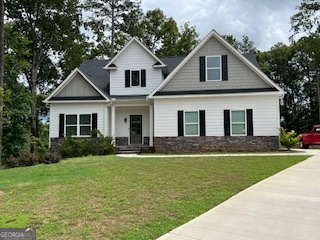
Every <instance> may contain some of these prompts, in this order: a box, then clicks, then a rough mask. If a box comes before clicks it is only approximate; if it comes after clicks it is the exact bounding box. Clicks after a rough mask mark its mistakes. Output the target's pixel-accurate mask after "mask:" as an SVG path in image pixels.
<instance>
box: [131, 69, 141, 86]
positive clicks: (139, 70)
mask: <svg viewBox="0 0 320 240" xmlns="http://www.w3.org/2000/svg"><path fill="white" fill-rule="evenodd" d="M132 72H139V85H135V86H133V85H132ZM130 87H141V69H137V70H130Z"/></svg>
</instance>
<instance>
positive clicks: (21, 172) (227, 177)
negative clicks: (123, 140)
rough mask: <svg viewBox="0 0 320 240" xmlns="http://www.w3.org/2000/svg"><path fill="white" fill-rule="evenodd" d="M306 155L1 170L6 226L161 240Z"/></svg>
mask: <svg viewBox="0 0 320 240" xmlns="http://www.w3.org/2000/svg"><path fill="white" fill-rule="evenodd" d="M306 158H307V157H306V156H288V157H283V156H280V157H277V156H272V157H271V156H267V157H265V156H263V157H256V156H250V157H199V158H194V157H193V158H178V157H177V158H120V157H116V156H101V157H85V158H77V159H68V160H64V161H62V162H60V163H58V164H52V165H43V164H42V165H36V166H33V167H24V168H15V169H7V170H0V227H2V228H3V227H7V228H11V227H21V228H22V227H35V228H36V229H37V239H139V240H140V239H155V238H157V237H159V236H161V235H162V234H165V233H166V232H168V231H170V230H172V229H173V228H175V227H178V226H179V225H181V224H183V223H185V222H187V221H188V220H190V219H192V218H194V217H196V216H198V215H200V214H201V213H203V212H205V211H207V210H209V209H211V208H212V207H214V206H216V205H217V204H219V203H221V202H223V201H225V200H226V199H228V198H229V197H231V196H233V195H235V194H236V193H238V192H239V191H241V190H243V189H245V188H247V187H249V186H251V185H252V184H254V183H256V182H258V181H260V180H262V179H264V178H266V177H268V176H271V175H273V174H275V173H277V172H279V171H281V170H282V169H285V168H287V167H289V166H291V165H294V164H296V163H298V162H300V161H302V160H304V159H306Z"/></svg>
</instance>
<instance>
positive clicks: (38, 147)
mask: <svg viewBox="0 0 320 240" xmlns="http://www.w3.org/2000/svg"><path fill="white" fill-rule="evenodd" d="M31 144H32V145H33V147H34V152H35V154H36V155H37V156H38V158H39V161H40V162H42V160H43V159H44V157H45V154H46V153H47V152H48V151H49V148H48V145H47V144H46V143H45V142H43V141H41V139H40V138H37V137H34V136H31Z"/></svg>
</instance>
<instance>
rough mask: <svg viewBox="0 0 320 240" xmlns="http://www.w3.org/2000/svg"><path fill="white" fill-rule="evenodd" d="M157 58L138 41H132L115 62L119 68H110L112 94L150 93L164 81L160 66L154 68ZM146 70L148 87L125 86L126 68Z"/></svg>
mask: <svg viewBox="0 0 320 240" xmlns="http://www.w3.org/2000/svg"><path fill="white" fill-rule="evenodd" d="M155 63H156V60H155V59H154V58H153V57H152V56H151V55H150V54H149V53H148V52H147V51H146V50H145V49H143V48H142V47H141V46H140V45H139V44H138V43H136V42H134V41H133V42H132V44H131V45H129V46H128V47H127V49H126V51H124V52H123V53H122V54H121V55H120V56H119V57H118V58H117V59H116V61H115V62H114V64H115V65H116V66H117V67H118V69H117V70H110V95H148V94H149V93H151V92H152V91H153V90H154V89H155V88H156V87H157V86H158V85H159V84H160V83H161V81H162V79H163V77H162V72H161V69H160V68H153V65H154V64H155ZM141 69H145V70H146V87H140V86H134V87H129V88H128V87H127V88H126V87H125V70H141Z"/></svg>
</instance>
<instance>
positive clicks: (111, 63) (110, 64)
mask: <svg viewBox="0 0 320 240" xmlns="http://www.w3.org/2000/svg"><path fill="white" fill-rule="evenodd" d="M134 44H138V45H139V46H140V47H141V48H142V49H143V50H144V51H146V52H147V53H148V54H149V55H150V56H151V57H152V58H153V59H154V61H155V62H154V65H153V67H155V68H156V67H160V68H161V67H165V66H166V65H165V64H164V63H163V62H162V61H161V60H160V59H159V58H158V57H157V56H156V55H154V54H153V53H152V52H151V51H150V50H149V49H148V48H147V47H146V46H145V45H144V44H142V43H141V42H140V41H139V40H138V38H136V37H134V38H132V39H131V40H130V41H129V42H128V43H127V44H126V45H125V46H124V47H123V48H122V49H121V50H120V52H119V53H118V54H117V55H116V56H114V58H112V59H111V60H110V61H109V62H108V64H107V65H106V66H105V67H104V69H116V68H117V64H115V62H116V61H117V59H118V58H120V56H121V55H123V54H124V53H125V52H126V51H127V50H128V48H130V46H132V45H134Z"/></svg>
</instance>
